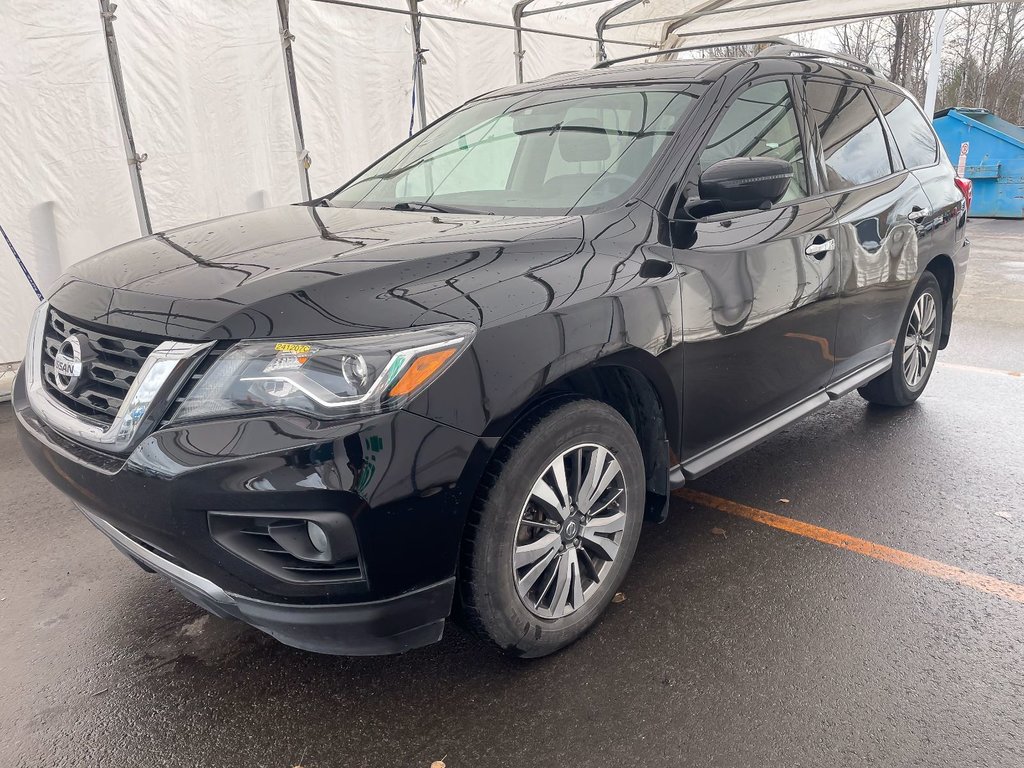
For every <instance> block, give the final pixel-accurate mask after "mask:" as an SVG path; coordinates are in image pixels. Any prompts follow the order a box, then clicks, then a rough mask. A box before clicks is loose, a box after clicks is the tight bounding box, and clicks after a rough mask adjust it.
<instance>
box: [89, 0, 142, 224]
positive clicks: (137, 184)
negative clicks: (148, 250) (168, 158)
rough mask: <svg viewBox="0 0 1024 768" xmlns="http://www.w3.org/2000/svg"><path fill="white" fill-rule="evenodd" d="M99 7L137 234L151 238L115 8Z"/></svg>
mask: <svg viewBox="0 0 1024 768" xmlns="http://www.w3.org/2000/svg"><path fill="white" fill-rule="evenodd" d="M99 6H100V19H101V20H102V22H103V39H104V40H105V42H106V45H107V61H108V63H109V64H110V81H111V84H112V85H113V87H114V101H115V102H117V117H118V123H119V124H120V126H121V140H122V143H123V144H124V151H125V156H126V158H127V160H128V169H129V173H128V178H129V180H130V181H131V185H132V197H133V198H134V199H135V213H136V215H137V216H138V218H139V231H140V232H141V233H142V234H143V235H151V234H153V223H152V221H151V220H150V217H149V205H148V204H147V203H146V189H145V187H144V186H143V185H142V164H143V163H144V162H145V160H146V155H145V154H141V155H140V154H139V152H138V149H137V148H136V146H135V134H134V133H133V132H132V120H131V115H130V114H129V112H128V98H127V96H126V94H125V88H124V74H123V72H122V70H121V56H120V54H119V53H118V51H117V37H116V36H115V35H114V20H115V19H116V18H117V17H116V16H114V11H115V10H116V9H117V5H115V4H114V3H111V2H110V0H99Z"/></svg>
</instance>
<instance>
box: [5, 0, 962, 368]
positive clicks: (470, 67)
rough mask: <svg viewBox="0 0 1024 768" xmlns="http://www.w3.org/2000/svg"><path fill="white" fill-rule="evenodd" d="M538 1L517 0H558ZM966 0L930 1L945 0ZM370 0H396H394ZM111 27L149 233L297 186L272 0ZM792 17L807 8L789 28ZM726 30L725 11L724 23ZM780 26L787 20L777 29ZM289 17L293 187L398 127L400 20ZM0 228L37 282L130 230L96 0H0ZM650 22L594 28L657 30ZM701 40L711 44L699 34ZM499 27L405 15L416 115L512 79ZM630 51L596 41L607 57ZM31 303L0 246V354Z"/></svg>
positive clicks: (466, 11) (346, 164)
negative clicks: (305, 169)
mask: <svg viewBox="0 0 1024 768" xmlns="http://www.w3.org/2000/svg"><path fill="white" fill-rule="evenodd" d="M573 1H574V0H539V2H537V3H535V4H534V6H533V8H544V7H547V8H550V7H552V6H557V5H561V4H566V3H569V4H571V3H572V2H573ZM935 2H936V0H930V2H929V0H919V1H917V2H914V0H859V2H845V3H821V2H820V0H794V1H793V2H790V3H788V4H787V5H785V6H782V5H773V6H771V7H761V8H744V7H743V6H748V5H753V6H757V5H760V6H764V5H765V0H727V1H726V2H724V3H723V2H709V0H651V1H650V2H646V3H641V2H638V3H637V4H636V5H635V6H634V7H632V8H630V9H628V10H626V11H625V12H624V13H623V14H621V15H620V16H619V17H617V18H616V19H615V20H613V21H614V22H621V21H629V20H633V19H637V18H642V17H646V18H656V17H659V16H662V15H671V14H677V15H678V14H682V13H685V12H688V11H693V10H695V9H705V10H706V9H708V8H723V7H726V6H729V7H732V8H738V10H734V11H731V12H730V13H729V14H726V15H715V16H709V17H707V18H705V19H701V20H699V21H693V22H691V23H689V24H688V25H686V26H685V27H683V28H680V29H679V30H678V34H679V35H681V36H683V38H684V39H686V41H687V42H691V41H692V38H693V36H694V35H696V34H698V33H700V34H701V35H702V36H703V37H702V38H701V40H702V41H703V42H715V41H720V40H725V39H749V38H750V37H751V36H756V33H752V32H749V31H743V32H738V33H736V34H733V35H728V33H727V34H726V36H723V34H722V30H724V29H728V28H737V27H739V28H743V27H750V26H756V25H757V24H769V25H771V27H770V28H769V29H767V30H765V33H766V34H770V35H779V34H784V33H786V32H788V31H792V29H797V28H801V27H802V26H812V27H821V26H827V25H828V21H824V22H823V21H821V18H822V17H823V16H826V15H829V14H831V15H832V16H833V17H834V18H843V19H849V17H850V16H851V15H859V14H864V13H872V12H873V13H885V12H887V11H892V10H907V9H911V8H914V7H922V8H923V7H931V6H932V5H934V4H935ZM969 2H971V0H949V1H948V4H949V5H951V6H952V5H959V4H967V3H969ZM375 5H376V6H378V7H380V8H392V9H403V10H405V9H407V7H408V6H407V4H406V2H405V0H381V1H380V2H377V3H375ZM614 5H615V3H613V2H611V0H609V2H607V3H602V4H600V5H593V6H585V7H578V8H568V9H561V10H558V11H555V12H553V13H549V14H545V15H539V16H529V17H527V18H526V19H525V20H524V25H523V26H524V27H525V28H530V27H534V28H538V29H544V30H559V31H564V32H569V33H574V34H583V35H592V34H594V25H595V22H596V21H597V18H598V17H599V16H600V15H601V14H602V13H603V12H604V11H606V10H607V9H609V8H611V7H612V6H614ZM512 6H513V2H512V0H426V1H425V2H424V4H423V6H422V7H421V10H422V11H424V12H426V13H433V14H440V15H447V16H456V17H460V18H472V19H481V20H485V21H490V22H497V23H500V24H510V23H511V21H512ZM116 17H117V19H116V21H115V22H114V29H115V32H116V36H117V42H118V46H119V48H120V53H121V59H122V68H123V73H124V81H125V91H126V98H127V102H128V107H129V111H130V117H131V121H132V124H133V128H134V133H135V138H136V145H137V150H138V152H139V153H145V154H146V155H147V156H148V159H147V160H146V162H145V163H144V164H143V165H142V179H143V185H144V188H145V193H146V196H147V199H148V202H149V212H150V217H151V219H152V223H153V227H154V230H155V231H161V230H165V229H169V228H172V227H174V226H177V225H181V224H186V223H189V222H192V221H196V220H201V219H206V218H213V217H216V216H222V215H225V214H230V213H236V212H239V211H245V210H251V209H255V208H259V207H265V206H270V205H279V204H283V203H288V202H292V201H296V200H298V199H300V197H301V195H300V189H301V187H300V183H299V167H298V162H297V155H296V147H295V142H294V136H293V131H292V118H291V111H290V104H289V98H288V89H287V77H286V71H285V66H284V57H283V54H282V49H281V39H280V35H279V22H278V15H277V0H121V2H120V5H119V7H118V8H117V11H116ZM808 19H814V20H815V21H813V22H811V23H808V21H807V20H808ZM730 25H731V26H730ZM780 25H788V27H787V26H780ZM289 27H290V31H291V33H292V34H294V35H295V41H294V45H293V51H294V57H295V69H296V80H297V88H298V94H299V104H300V107H301V112H302V120H303V125H304V129H305V145H306V148H307V149H308V151H309V153H310V157H311V159H312V165H311V167H310V169H309V175H310V188H311V191H312V194H313V195H314V196H316V195H320V194H324V193H326V192H328V191H330V190H332V189H334V188H335V187H337V186H339V185H340V184H341V183H342V182H344V181H345V180H346V179H348V178H349V177H350V176H351V175H353V174H354V173H355V172H357V171H358V170H360V169H361V168H363V167H364V166H366V165H367V164H368V163H369V162H370V161H371V160H373V159H374V158H375V157H376V156H378V155H380V154H381V153H383V152H384V151H385V150H387V149H388V148H390V147H391V146H393V145H394V144H396V143H397V142H398V141H400V140H402V139H403V138H405V137H406V136H408V134H409V127H410V119H411V117H412V115H413V114H414V110H413V104H412V34H411V32H412V21H411V19H410V18H409V17H408V16H404V15H398V14H392V13H385V12H382V11H378V10H369V9H363V8H351V7H343V6H338V5H329V4H326V3H320V2H316V0H291V9H290V23H289ZM0 29H2V30H3V36H2V39H3V42H2V43H0V225H2V226H3V227H4V229H5V230H6V231H7V233H8V235H9V236H10V238H11V240H12V241H13V243H14V246H15V247H16V248H17V249H18V252H19V253H20V255H21V256H22V258H23V259H24V261H25V263H26V265H27V266H28V268H29V269H30V270H31V272H32V274H33V275H34V276H35V277H36V279H37V282H38V283H39V284H40V286H41V287H42V288H43V290H44V293H45V290H46V286H47V285H48V284H49V283H50V282H51V281H52V280H53V279H54V278H55V277H56V276H57V275H59V274H60V272H62V271H63V270H64V269H66V268H67V267H68V266H70V265H71V264H73V263H75V262H76V261H79V260H80V259H83V258H86V257H88V256H90V255H92V254H94V253H96V252H98V251H100V250H103V249H104V248H107V247H110V246H112V245H115V244H117V243H120V242H123V241H125V240H128V239H131V238H133V237H136V236H138V234H139V226H138V219H137V216H136V211H135V205H134V199H133V196H132V189H131V186H130V183H129V166H128V163H127V161H126V154H125V149H124V145H123V142H122V138H121V131H120V127H119V122H118V117H117V109H116V106H115V101H114V97H113V89H112V85H111V75H110V69H109V66H108V63H107V53H106V48H105V43H104V35H103V31H102V30H103V28H102V24H101V20H100V15H99V7H98V4H97V0H36V2H34V3H15V2H13V1H12V0H3V2H0ZM665 31H666V29H665V25H664V24H661V23H659V24H649V25H644V26H635V27H622V28H609V29H608V31H607V33H606V38H608V39H621V40H642V41H660V40H661V38H662V35H663V34H664V33H665ZM712 37H713V38H714V40H712ZM523 39H524V48H525V51H526V56H525V59H524V70H525V77H526V79H527V80H530V79H535V78H538V77H542V76H544V75H547V74H550V73H552V72H557V71H562V70H568V69H581V68H585V67H587V66H589V65H590V64H591V63H592V62H593V60H594V55H595V44H594V43H592V42H587V41H581V40H571V39H564V38H557V37H551V36H547V35H541V34H537V33H531V32H526V33H524V35H523ZM513 44H514V35H513V32H512V31H511V30H508V29H488V28H484V27H479V26H471V25H466V24H459V23H454V22H450V21H441V20H436V19H429V18H428V19H424V20H423V27H422V47H423V48H426V49H428V52H427V53H426V54H425V56H426V65H425V68H424V81H425V88H426V106H427V117H428V119H433V118H434V117H436V116H438V115H440V114H443V113H444V112H446V111H448V110H450V109H452V108H453V107H455V106H457V105H458V104H460V103H461V102H463V101H465V100H466V99H468V98H470V97H471V96H474V95H476V94H479V93H481V92H484V91H488V90H492V89H494V88H498V87H501V86H504V85H508V84H510V83H512V82H514V78H515V75H514V73H515V61H514V56H513ZM642 50H644V49H643V48H637V47H627V46H623V45H614V44H610V45H608V46H607V52H608V54H609V55H611V56H617V55H626V54H629V53H635V52H640V51H642ZM36 303H37V299H36V297H35V295H34V293H33V292H32V290H31V288H30V287H29V285H28V283H27V281H26V280H25V278H24V277H23V275H22V273H21V271H20V269H19V268H18V266H17V264H16V263H15V261H14V258H13V256H12V255H11V254H10V253H9V252H8V250H7V247H6V245H4V244H3V243H2V242H0V328H2V329H3V333H2V334H0V363H3V362H6V361H13V360H18V359H20V357H21V356H22V354H23V349H24V344H25V336H26V333H27V330H28V322H29V317H30V315H31V312H32V310H33V309H34V307H35V305H36Z"/></svg>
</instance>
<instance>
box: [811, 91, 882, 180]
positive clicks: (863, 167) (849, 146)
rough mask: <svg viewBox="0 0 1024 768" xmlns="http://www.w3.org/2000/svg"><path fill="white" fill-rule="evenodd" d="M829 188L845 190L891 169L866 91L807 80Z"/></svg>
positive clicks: (879, 125) (875, 113) (878, 121)
mask: <svg viewBox="0 0 1024 768" xmlns="http://www.w3.org/2000/svg"><path fill="white" fill-rule="evenodd" d="M807 101H808V103H809V105H810V107H811V110H812V111H813V112H814V117H815V119H816V120H817V123H818V132H819V133H820V135H821V146H822V150H823V152H824V154H825V172H826V175H827V178H828V187H829V189H831V190H838V189H849V188H850V187H855V186H857V185H858V184H866V183H867V182H869V181H874V180H875V179H881V178H883V177H885V176H888V175H889V174H891V173H892V172H893V169H892V161H891V160H890V158H889V150H888V146H887V144H886V143H885V132H884V131H883V130H882V121H881V120H879V118H878V113H877V112H875V108H874V106H873V105H872V104H871V99H869V98H868V94H867V91H865V90H863V89H862V88H858V87H856V86H852V85H843V84H841V83H832V82H825V81H821V80H809V81H808V82H807Z"/></svg>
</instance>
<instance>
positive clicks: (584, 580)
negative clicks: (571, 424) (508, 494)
mask: <svg viewBox="0 0 1024 768" xmlns="http://www.w3.org/2000/svg"><path fill="white" fill-rule="evenodd" d="M626 508H627V507H626V484H625V478H624V476H623V473H622V468H621V467H620V466H619V462H618V460H617V459H616V458H615V456H614V454H612V452H611V451H609V450H608V449H607V448H605V447H603V446H600V445H596V444H593V443H585V444H582V445H577V446H573V447H572V448H569V449H568V450H566V451H563V452H562V453H561V454H559V455H558V456H557V457H556V458H555V459H554V460H553V461H552V462H551V463H550V464H548V466H547V468H545V470H544V471H543V472H541V474H540V476H539V477H538V478H537V479H536V481H535V482H534V484H533V487H532V489H531V491H530V495H529V497H528V498H527V500H526V503H525V504H524V505H523V509H522V511H521V512H520V515H519V524H518V526H517V528H516V540H515V548H514V550H513V553H512V569H513V576H514V579H515V583H516V590H517V592H518V593H519V597H520V599H521V600H522V601H523V604H524V605H525V606H526V608H527V609H528V610H529V611H530V612H531V613H533V614H534V615H535V616H539V617H541V618H545V619H560V618H562V617H563V616H567V615H569V614H570V613H572V612H573V611H576V610H579V608H580V607H581V606H582V605H583V604H584V603H585V602H586V601H587V600H589V599H590V598H591V597H593V595H594V593H595V592H596V591H597V590H598V588H599V587H600V584H601V580H602V579H603V578H604V577H605V576H606V575H607V573H608V570H609V569H610V568H611V566H612V563H613V562H615V558H616V556H617V555H618V550H619V544H620V543H621V540H622V537H623V532H624V531H625V528H626Z"/></svg>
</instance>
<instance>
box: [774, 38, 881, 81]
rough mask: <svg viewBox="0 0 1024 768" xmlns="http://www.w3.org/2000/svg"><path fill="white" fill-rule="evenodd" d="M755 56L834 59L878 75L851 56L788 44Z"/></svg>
mask: <svg viewBox="0 0 1024 768" xmlns="http://www.w3.org/2000/svg"><path fill="white" fill-rule="evenodd" d="M756 55H757V56H784V57H789V56H796V57H798V58H801V59H835V60H836V61H841V62H843V63H844V64H852V65H853V66H855V67H859V68H860V69H862V70H864V71H865V72H866V73H867V74H869V75H876V74H878V73H877V72H875V70H874V67H872V66H871V65H870V64H867V63H866V62H863V61H861V60H860V59H857V58H854V57H853V56H847V55H846V54H845V53H833V52H832V51H822V50H819V49H817V48H805V47H804V46H802V45H793V44H792V43H788V42H787V43H783V44H782V45H773V46H772V47H771V48H765V49H764V50H763V51H760V52H759V53H758V54H756Z"/></svg>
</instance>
